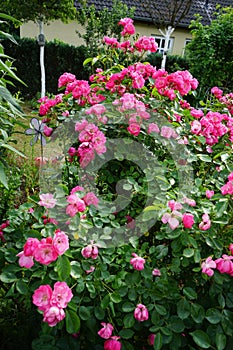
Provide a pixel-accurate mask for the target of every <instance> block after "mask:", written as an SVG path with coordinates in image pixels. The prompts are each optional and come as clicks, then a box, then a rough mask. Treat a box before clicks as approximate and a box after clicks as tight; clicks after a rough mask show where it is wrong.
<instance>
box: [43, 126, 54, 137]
mask: <svg viewBox="0 0 233 350" xmlns="http://www.w3.org/2000/svg"><path fill="white" fill-rule="evenodd" d="M52 133H53V128H50V127H49V126H47V125H45V126H44V135H45V136H47V137H49V136H51V135H52Z"/></svg>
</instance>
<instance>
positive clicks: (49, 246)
mask: <svg viewBox="0 0 233 350" xmlns="http://www.w3.org/2000/svg"><path fill="white" fill-rule="evenodd" d="M67 249H69V238H68V236H67V235H66V234H65V232H63V231H61V230H59V229H58V230H56V231H55V233H54V237H53V238H52V237H47V238H42V239H41V240H40V241H39V239H37V238H31V237H29V238H28V239H27V241H26V243H25V244H24V247H23V251H22V252H20V253H19V254H17V256H18V257H19V265H20V266H21V267H26V268H27V269H30V268H31V267H32V266H33V265H34V259H35V260H36V261H37V262H39V263H41V264H43V265H48V264H50V263H51V262H53V261H55V260H57V258H58V256H59V255H62V254H64V253H65V251H66V250H67Z"/></svg>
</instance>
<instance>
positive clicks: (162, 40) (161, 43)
mask: <svg viewBox="0 0 233 350" xmlns="http://www.w3.org/2000/svg"><path fill="white" fill-rule="evenodd" d="M152 36H153V37H154V38H155V41H156V43H157V44H158V51H157V52H158V53H163V51H164V46H165V38H164V36H160V35H154V34H152ZM173 44H174V38H170V39H169V42H168V52H169V53H171V52H172V48H173Z"/></svg>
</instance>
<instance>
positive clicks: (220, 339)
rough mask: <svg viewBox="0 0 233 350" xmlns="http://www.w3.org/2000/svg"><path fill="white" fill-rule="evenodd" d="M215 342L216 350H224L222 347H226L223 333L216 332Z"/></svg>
mask: <svg viewBox="0 0 233 350" xmlns="http://www.w3.org/2000/svg"><path fill="white" fill-rule="evenodd" d="M215 343H216V346H217V350H224V349H226V343H227V338H226V336H225V334H223V333H216V336H215Z"/></svg>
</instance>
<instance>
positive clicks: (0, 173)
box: [0, 162, 9, 189]
mask: <svg viewBox="0 0 233 350" xmlns="http://www.w3.org/2000/svg"><path fill="white" fill-rule="evenodd" d="M0 182H1V183H2V184H3V186H5V187H6V188H7V189H9V187H8V183H7V178H6V174H5V170H4V165H3V164H2V163H1V162H0Z"/></svg>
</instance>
